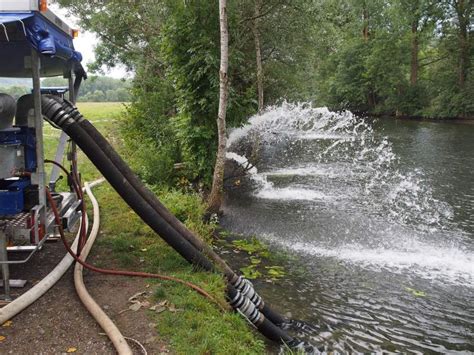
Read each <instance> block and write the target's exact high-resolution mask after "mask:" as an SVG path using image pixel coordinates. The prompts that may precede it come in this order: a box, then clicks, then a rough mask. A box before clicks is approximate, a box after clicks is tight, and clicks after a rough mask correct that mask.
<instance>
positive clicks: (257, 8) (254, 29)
mask: <svg viewBox="0 0 474 355" xmlns="http://www.w3.org/2000/svg"><path fill="white" fill-rule="evenodd" d="M260 1H261V0H255V13H254V17H255V19H254V20H253V21H252V32H253V37H254V39H255V57H256V61H257V95H258V112H262V111H263V105H264V103H263V65H262V46H261V43H260V32H259V30H260V27H259V18H260Z"/></svg>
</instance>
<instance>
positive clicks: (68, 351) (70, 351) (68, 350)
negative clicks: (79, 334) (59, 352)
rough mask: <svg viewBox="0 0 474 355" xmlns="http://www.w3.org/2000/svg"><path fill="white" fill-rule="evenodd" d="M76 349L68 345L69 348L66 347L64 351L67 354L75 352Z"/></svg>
mask: <svg viewBox="0 0 474 355" xmlns="http://www.w3.org/2000/svg"><path fill="white" fill-rule="evenodd" d="M76 351H77V348H74V347H70V348H68V349H67V350H66V352H67V353H68V354H70V353H75V352H76Z"/></svg>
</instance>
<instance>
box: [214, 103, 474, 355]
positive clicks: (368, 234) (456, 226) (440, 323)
mask: <svg viewBox="0 0 474 355" xmlns="http://www.w3.org/2000/svg"><path fill="white" fill-rule="evenodd" d="M473 138H474V126H473V125H458V124H449V123H429V122H408V121H394V120H379V121H375V122H373V121H372V120H368V119H366V120H363V119H358V118H355V117H354V116H353V115H352V114H350V113H348V112H345V113H342V114H336V113H333V112H330V111H328V110H327V109H314V108H311V107H310V106H309V105H289V104H283V105H282V106H280V107H274V108H271V109H269V110H268V111H267V112H266V113H264V114H263V115H260V116H255V117H253V118H252V119H251V120H250V124H249V125H248V126H246V127H243V128H241V129H238V130H235V131H234V132H232V133H231V135H230V137H229V150H230V151H231V152H232V154H229V156H228V158H229V159H232V160H235V161H236V162H237V163H238V164H245V162H246V161H247V158H246V157H245V155H246V154H247V155H248V156H250V154H249V149H250V148H249V147H252V149H253V150H254V153H255V151H257V153H258V154H253V156H254V157H255V156H256V158H254V159H253V161H252V162H251V163H253V164H254V165H255V168H254V169H251V171H250V173H251V174H250V176H249V178H248V179H247V181H245V182H244V183H243V184H242V187H241V188H239V189H236V190H232V191H229V192H228V196H227V201H226V206H225V208H226V210H225V217H224V219H223V221H222V223H223V224H224V226H225V227H227V228H229V229H231V230H233V231H235V232H239V233H245V234H257V235H258V236H260V237H261V238H262V239H265V240H267V241H268V242H269V243H270V244H271V245H273V246H274V247H275V248H280V249H281V248H283V249H286V250H288V251H289V252H291V253H292V254H294V255H296V256H297V260H298V263H294V262H293V263H291V264H289V265H288V268H289V269H290V271H291V270H293V273H292V275H293V277H292V278H291V279H289V280H285V281H283V282H282V283H281V284H277V285H268V284H262V285H258V287H259V288H260V289H261V290H262V294H263V295H264V296H265V297H266V298H267V299H268V300H269V302H271V303H274V305H275V307H277V308H280V309H281V310H282V311H283V310H284V311H287V310H289V311H291V313H292V314H293V317H295V318H300V319H304V320H305V321H307V322H309V323H311V324H312V326H313V327H314V328H315V329H314V330H313V331H310V332H309V333H308V332H307V334H306V336H307V337H309V338H310V339H312V340H313V341H314V342H316V343H319V344H322V345H323V346H324V347H325V348H326V349H327V350H336V351H342V352H351V351H380V350H387V351H413V352H430V351H432V352H446V351H452V352H454V351H474V326H473V324H474V213H473V212H474V179H473V177H472V171H473V169H474V139H473ZM255 140H257V141H258V142H259V145H258V147H255V144H252V142H253V141H255ZM302 268H303V269H304V270H305V272H304V273H303V274H301V272H300V271H301V269H302ZM301 275H303V276H301Z"/></svg>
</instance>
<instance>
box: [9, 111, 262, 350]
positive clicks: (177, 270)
mask: <svg viewBox="0 0 474 355" xmlns="http://www.w3.org/2000/svg"><path fill="white" fill-rule="evenodd" d="M78 106H79V110H80V111H81V112H82V113H83V115H84V116H85V117H86V118H88V119H90V120H91V121H92V123H93V124H94V125H95V126H96V127H97V128H98V129H99V130H100V131H101V132H102V133H103V134H104V135H105V136H106V137H107V138H108V139H109V140H110V141H111V142H112V143H113V144H114V145H115V146H116V147H118V148H119V149H120V145H121V137H120V135H119V132H118V126H119V121H120V116H121V111H122V110H123V106H122V105H121V104H111V103H105V104H104V103H79V105H78ZM58 137H59V131H57V130H54V129H52V128H51V127H49V126H48V127H45V153H46V156H47V157H51V156H54V148H55V144H54V143H55V142H57V139H58ZM125 158H126V157H125ZM79 168H80V171H81V173H82V178H83V181H91V180H94V179H96V178H98V177H99V176H100V174H99V173H98V171H97V170H96V169H95V168H94V167H93V166H92V164H91V163H90V162H89V161H88V160H87V159H86V158H85V157H84V155H83V154H79ZM62 184H63V182H60V184H59V186H63V185H62ZM155 190H156V192H157V194H158V195H159V197H160V199H161V200H162V202H163V203H164V204H165V205H166V206H168V207H169V208H170V209H171V211H172V212H173V213H174V214H175V215H176V216H177V217H178V218H179V219H180V220H181V221H183V222H184V223H185V224H186V225H187V226H188V227H189V228H191V229H192V230H193V231H195V232H197V233H199V234H200V235H201V236H202V237H203V238H205V239H207V238H210V236H211V234H212V232H213V226H212V225H207V224H204V223H203V222H202V216H203V213H204V210H205V208H204V205H203V203H202V201H201V199H200V197H199V196H198V195H193V194H185V193H181V192H179V191H175V190H169V189H155ZM94 192H95V195H96V197H97V199H98V201H99V204H100V206H101V232H100V235H99V237H98V240H97V242H96V244H95V245H94V248H93V249H92V252H91V255H90V262H91V263H92V264H93V265H96V266H99V267H103V268H116V269H126V270H133V271H146V272H153V273H160V274H163V275H168V276H174V277H177V278H180V279H182V280H185V281H188V282H191V283H193V284H196V285H197V286H199V287H201V288H202V289H204V290H205V291H207V292H208V293H210V294H211V295H212V296H213V297H214V298H216V299H218V300H220V301H221V302H225V300H224V298H225V296H224V295H225V282H224V280H223V278H222V276H221V275H218V274H211V273H207V272H197V271H196V270H195V268H194V267H193V266H191V265H189V264H188V263H187V262H186V261H185V260H184V259H183V258H182V257H181V256H179V255H178V254H177V253H176V252H175V251H174V250H173V249H171V248H170V247H168V246H167V245H166V244H165V243H164V242H163V241H162V240H161V239H160V238H159V237H158V236H157V235H156V234H155V233H153V232H152V231H151V230H150V228H148V227H147V226H146V225H145V224H144V223H142V222H141V220H140V219H139V218H138V217H137V216H136V215H135V213H133V212H132V211H131V210H130V209H129V208H128V206H127V205H126V204H125V203H124V202H123V201H122V200H121V199H120V197H119V196H118V194H117V193H116V192H115V191H114V190H113V189H112V188H111V187H110V185H108V184H107V183H104V184H103V185H101V186H99V187H97V188H96V189H95V191H94ZM53 251H54V253H53ZM52 254H54V255H52ZM62 255H64V251H63V250H62V248H61V245H60V243H56V244H54V245H46V247H45V248H44V251H42V252H41V253H38V255H37V256H36V257H35V260H32V262H33V263H34V264H31V265H33V267H34V269H35V270H41V272H42V273H47V270H50V269H51V268H52V267H53V265H54V263H53V262H52V260H56V259H58V258H60V257H62ZM46 261H48V262H49V263H46V264H45V262H46ZM49 264H52V265H49ZM29 266H30V265H28V264H27V265H26V266H25V268H24V270H21V271H22V272H25V275H27V276H26V277H25V278H28V279H29V281H30V284H31V283H32V282H36V281H37V280H39V279H41V278H42V277H43V276H44V275H42V273H41V274H38V275H35V276H34V277H33V276H32V275H31V274H29V273H30V272H32V270H29ZM43 271H44V272H43ZM28 275H30V276H32V277H28ZM18 276H21V275H18ZM84 279H85V283H86V285H87V287H88V288H90V289H91V294H92V296H93V297H94V298H96V300H97V302H98V303H99V305H101V306H102V307H103V308H104V309H105V311H106V313H108V314H109V316H111V318H112V319H113V320H114V321H116V322H117V325H118V326H119V328H120V329H122V330H123V331H124V335H125V336H128V337H131V338H135V339H137V340H139V341H140V342H141V343H143V344H144V345H145V347H146V348H147V349H148V351H149V353H153V354H155V353H177V354H186V353H191V352H192V353H199V354H211V353H212V354H224V353H225V354H229V353H230V354H240V353H246V354H249V353H255V354H259V353H260V354H261V353H264V352H265V345H264V340H263V338H262V337H261V336H260V335H259V334H258V333H256V332H255V331H253V330H252V329H251V327H250V326H249V325H248V323H247V322H246V321H245V319H243V318H242V317H241V316H240V315H238V314H236V313H234V312H222V311H221V310H220V309H219V308H218V306H216V305H215V304H214V303H212V302H211V301H209V300H208V299H206V298H204V297H203V296H201V295H199V294H197V293H196V292H195V291H193V290H191V289H190V288H187V287H185V286H182V285H181V284H177V283H174V282H171V281H155V280H146V279H139V280H137V279H132V278H125V277H119V278H114V276H104V275H97V274H94V273H90V272H88V271H85V275H84ZM136 294H139V295H138V296H136V298H137V300H136V301H138V302H139V303H137V302H135V304H139V305H140V307H139V309H137V308H136V306H135V307H132V308H130V306H132V302H131V301H130V298H131V297H132V296H134V295H136ZM100 333H102V331H101V330H100V328H99V327H98V326H97V324H95V322H94V321H93V319H92V317H91V316H90V315H89V314H88V313H87V311H86V310H85V309H84V308H83V307H82V305H81V304H80V303H79V301H78V300H77V297H76V296H75V293H74V286H73V282H72V275H71V274H70V273H69V274H67V275H66V276H65V277H64V278H63V279H62V280H61V282H60V283H59V284H58V285H57V286H56V287H55V288H53V289H52V290H51V291H50V293H48V295H47V296H45V297H43V298H42V299H41V301H40V302H39V304H38V305H34V306H32V307H30V308H29V309H28V310H26V311H25V312H24V313H22V314H21V315H19V316H17V317H15V318H14V319H13V320H12V323H9V325H7V326H4V327H2V328H0V339H3V340H0V346H1V348H2V353H3V352H4V351H5V352H6V353H8V352H11V353H18V352H22V353H28V352H31V351H35V352H36V351H37V350H38V351H40V352H41V351H43V352H50V353H65V352H67V351H68V350H71V352H76V353H105V354H108V353H114V350H113V347H112V345H111V343H110V342H109V341H108V339H107V338H105V337H104V336H103V335H100ZM48 334H49V335H50V336H46V335H48ZM53 335H54V336H53ZM2 337H4V338H2ZM32 339H34V341H32ZM32 344H33V345H32ZM31 346H34V349H33V350H32V349H31ZM19 350H21V351H19Z"/></svg>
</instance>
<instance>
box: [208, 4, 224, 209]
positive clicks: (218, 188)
mask: <svg viewBox="0 0 474 355" xmlns="http://www.w3.org/2000/svg"><path fill="white" fill-rule="evenodd" d="M219 23H220V38H221V64H220V70H219V112H218V116H217V134H218V146H217V157H216V164H215V166H214V176H213V179H212V189H211V194H210V196H209V208H208V211H209V212H212V213H216V212H219V210H220V208H221V204H222V192H223V191H222V190H223V187H224V165H225V153H226V145H227V136H226V114H227V96H228V90H229V87H228V84H229V82H228V76H227V70H228V67H229V32H228V25H227V1H226V0H219Z"/></svg>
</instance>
